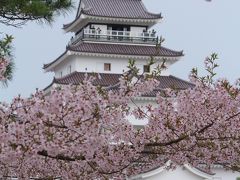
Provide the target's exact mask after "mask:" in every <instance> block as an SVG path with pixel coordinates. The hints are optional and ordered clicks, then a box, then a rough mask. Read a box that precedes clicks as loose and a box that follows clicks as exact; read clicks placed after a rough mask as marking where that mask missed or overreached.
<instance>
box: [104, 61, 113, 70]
mask: <svg viewBox="0 0 240 180" xmlns="http://www.w3.org/2000/svg"><path fill="white" fill-rule="evenodd" d="M104 71H111V64H110V63H104Z"/></svg>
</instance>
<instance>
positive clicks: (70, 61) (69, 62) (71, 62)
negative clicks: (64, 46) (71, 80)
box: [54, 56, 77, 78]
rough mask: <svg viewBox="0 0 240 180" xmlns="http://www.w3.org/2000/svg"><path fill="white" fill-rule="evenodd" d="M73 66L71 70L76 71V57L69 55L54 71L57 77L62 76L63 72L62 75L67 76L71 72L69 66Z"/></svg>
mask: <svg viewBox="0 0 240 180" xmlns="http://www.w3.org/2000/svg"><path fill="white" fill-rule="evenodd" d="M70 66H71V72H74V71H76V70H77V69H76V67H77V66H76V59H75V58H73V57H72V56H69V57H68V58H67V59H66V60H65V61H63V62H61V63H60V64H58V65H57V66H56V67H55V68H54V73H55V77H56V78H60V77H61V72H62V76H65V75H67V74H69V73H70V72H69V67H70Z"/></svg>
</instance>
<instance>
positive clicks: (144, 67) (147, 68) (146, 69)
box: [143, 65, 150, 73]
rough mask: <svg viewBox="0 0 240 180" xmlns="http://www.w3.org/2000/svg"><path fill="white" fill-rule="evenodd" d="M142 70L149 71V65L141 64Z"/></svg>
mask: <svg viewBox="0 0 240 180" xmlns="http://www.w3.org/2000/svg"><path fill="white" fill-rule="evenodd" d="M143 72H146V73H149V72H150V66H149V65H144V66H143Z"/></svg>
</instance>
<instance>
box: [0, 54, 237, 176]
mask: <svg viewBox="0 0 240 180" xmlns="http://www.w3.org/2000/svg"><path fill="white" fill-rule="evenodd" d="M216 58H217V57H216V55H212V56H211V57H210V58H207V59H206V62H205V63H206V69H207V70H208V71H209V74H208V75H207V76H204V77H200V76H199V75H198V74H197V70H196V69H194V70H193V72H192V74H191V79H193V80H194V82H195V84H196V86H195V87H194V88H191V89H187V90H182V91H176V90H166V91H165V92H162V93H161V94H158V95H157V97H156V102H155V104H154V105H153V104H149V105H146V106H144V107H140V106H138V104H137V103H135V104H136V107H135V108H134V109H133V108H130V106H129V103H130V102H132V101H134V97H137V96H141V95H144V94H145V93H146V92H149V91H152V90H153V89H154V88H155V87H156V86H157V85H158V82H157V81H156V80H155V78H154V76H155V75H156V74H155V73H153V75H145V76H137V72H138V70H137V69H136V67H135V66H134V63H130V66H129V67H130V71H129V73H126V74H124V75H123V76H122V77H121V78H120V80H119V84H117V85H116V86H114V87H109V88H104V87H99V86H94V85H93V81H94V78H95V77H89V76H87V75H86V78H85V80H84V81H83V82H82V83H81V84H79V85H78V86H71V85H69V86H65V87H57V88H56V89H53V90H52V91H51V93H49V94H47V95H46V94H44V92H41V91H37V92H36V93H35V94H33V95H32V96H31V97H30V98H27V99H24V98H21V97H17V98H15V99H14V100H13V102H12V103H10V104H5V103H1V105H0V142H1V145H0V169H1V172H0V175H1V176H2V177H9V176H11V177H12V176H15V177H18V178H19V179H29V178H30V177H32V178H35V179H49V180H51V179H57V178H61V179H110V178H117V179H125V178H126V177H129V176H134V175H136V174H138V173H141V172H144V171H148V170H150V169H152V168H156V167H159V166H163V165H165V163H166V161H169V160H170V161H171V163H172V164H171V166H170V167H169V168H174V167H175V166H176V165H183V164H191V165H193V166H197V165H199V164H205V165H206V167H209V168H210V167H211V165H212V164H215V163H218V164H221V165H223V166H225V167H226V168H229V169H232V170H237V171H239V170H240V169H239V164H240V159H239V157H240V151H239V141H240V133H239V132H240V131H239V129H240V119H239V117H240V109H239V107H240V101H239V100H240V99H239V98H240V94H239V87H238V86H237V85H230V83H229V82H228V81H227V80H218V81H214V80H213V77H214V76H215V73H214V69H215V68H216V67H217V65H216V63H215V59H216ZM130 115H134V116H135V118H136V119H138V120H139V121H141V120H143V119H146V118H147V119H148V121H149V123H148V124H147V125H146V126H145V127H144V128H142V129H134V127H133V125H131V124H130V123H129V121H128V118H129V116H130Z"/></svg>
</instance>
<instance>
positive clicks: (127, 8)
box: [63, 0, 162, 29]
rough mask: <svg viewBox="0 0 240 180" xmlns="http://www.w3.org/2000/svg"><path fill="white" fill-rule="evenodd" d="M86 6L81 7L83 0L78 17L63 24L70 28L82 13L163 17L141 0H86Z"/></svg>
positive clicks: (126, 16)
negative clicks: (153, 11)
mask: <svg viewBox="0 0 240 180" xmlns="http://www.w3.org/2000/svg"><path fill="white" fill-rule="evenodd" d="M84 4H85V7H84V8H83V9H81V1H80V4H79V7H78V11H79V14H78V15H77V16H76V19H75V20H74V21H73V22H71V23H69V24H65V25H63V28H64V29H65V28H68V27H69V26H71V25H72V24H73V23H75V22H76V21H77V19H78V18H79V16H80V14H86V15H89V16H99V17H108V18H125V19H161V18H162V16H161V14H154V13H150V12H148V11H147V9H146V7H145V6H144V4H143V2H142V1H141V0H84Z"/></svg>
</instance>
